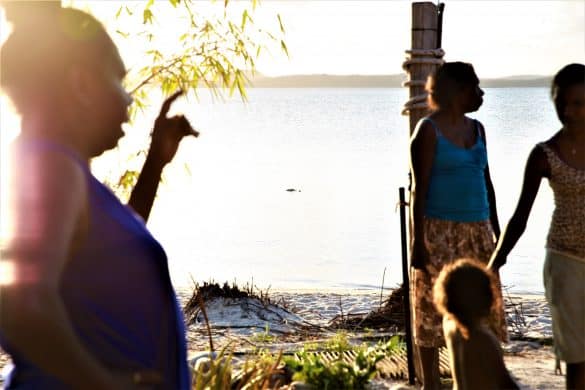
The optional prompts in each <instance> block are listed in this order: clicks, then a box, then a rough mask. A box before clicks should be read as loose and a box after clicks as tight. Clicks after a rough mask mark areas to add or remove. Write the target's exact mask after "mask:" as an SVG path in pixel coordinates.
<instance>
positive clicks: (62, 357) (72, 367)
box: [0, 2, 196, 389]
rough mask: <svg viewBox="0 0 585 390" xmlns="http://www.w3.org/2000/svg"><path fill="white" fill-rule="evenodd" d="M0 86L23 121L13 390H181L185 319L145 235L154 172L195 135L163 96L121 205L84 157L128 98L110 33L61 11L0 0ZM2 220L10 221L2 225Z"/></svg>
mask: <svg viewBox="0 0 585 390" xmlns="http://www.w3.org/2000/svg"><path fill="white" fill-rule="evenodd" d="M3 7H4V9H5V11H6V15H7V19H8V20H9V21H10V22H11V23H12V26H13V31H12V33H11V34H10V36H9V37H8V39H7V41H6V42H5V43H4V45H3V47H2V49H1V50H2V51H1V53H0V56H1V69H2V72H1V86H2V89H3V91H4V92H5V93H6V94H7V95H8V96H9V97H10V98H11V100H12V102H13V103H14V105H15V107H16V108H17V110H18V111H19V113H20V114H21V117H22V129H21V134H20V135H19V136H18V138H17V139H16V140H15V141H14V144H13V145H12V149H11V158H10V161H11V167H12V169H11V174H10V175H11V176H10V187H9V189H10V191H9V209H8V212H9V213H10V215H8V217H9V218H10V225H9V229H8V232H7V233H8V237H6V241H5V242H4V243H3V246H4V248H3V254H2V259H1V262H2V264H1V266H2V267H1V268H2V270H3V271H4V272H5V275H4V277H3V278H2V280H3V283H2V285H1V286H0V342H1V345H2V348H4V349H5V350H6V351H7V352H8V353H9V354H10V356H11V357H12V361H13V364H14V367H13V370H12V372H11V373H10V375H9V377H8V380H7V382H6V383H5V386H6V387H7V388H8V389H16V388H17V389H33V388H34V389H65V388H76V389H132V388H154V387H155V388H164V389H188V388H190V383H189V372H188V367H187V359H186V341H185V328H184V322H183V317H182V313H181V310H180V308H179V307H178V304H177V300H176V296H175V292H174V289H173V287H172V285H171V281H170V277H169V273H168V265H167V257H166V255H165V252H164V250H163V248H162V247H161V245H160V244H159V243H158V242H157V241H156V240H155V239H154V238H153V237H152V235H151V234H150V233H149V231H148V229H147V228H146V225H145V221H146V220H147V218H148V215H149V213H150V209H151V207H152V204H153V202H154V197H155V194H156V191H157V187H158V183H159V180H160V177H161V172H162V170H163V168H164V167H165V165H166V164H167V163H169V162H170V161H171V160H172V158H173V157H174V155H175V153H176V151H177V148H178V146H179V143H180V141H181V140H182V139H183V137H185V136H188V135H196V132H195V131H194V130H193V129H192V128H191V126H190V124H189V122H188V121H187V120H186V119H185V118H184V117H183V116H175V117H171V118H167V116H166V114H167V112H168V111H169V108H170V105H171V103H172V102H173V100H175V99H176V98H177V97H178V96H179V95H180V93H177V94H175V95H173V96H172V97H170V98H169V99H167V100H166V101H165V102H164V104H163V107H162V109H161V112H160V115H159V117H158V118H157V120H156V122H155V125H154V129H153V133H152V141H151V145H150V149H149V151H148V154H147V158H146V161H145V163H144V166H143V169H142V171H141V174H140V176H139V179H138V182H137V184H136V186H135V188H134V190H133V192H132V194H131V197H130V201H129V205H128V206H125V205H123V204H122V203H120V201H119V200H118V199H117V198H116V197H115V196H114V195H113V193H112V192H111V191H110V190H109V189H107V188H106V187H105V186H104V185H102V184H101V183H100V182H98V181H97V180H96V178H95V177H94V176H93V175H92V173H91V172H90V169H89V161H90V159H91V158H93V157H95V156H98V155H100V154H102V153H103V152H105V151H106V150H108V149H111V148H113V147H115V146H116V144H117V142H118V140H119V139H120V138H121V137H122V136H123V135H124V133H123V131H122V127H121V126H122V123H124V122H125V121H127V119H128V117H127V112H128V106H129V105H130V104H131V102H132V98H131V97H130V96H129V94H128V93H127V92H126V90H125V89H124V87H123V86H122V80H123V78H124V76H125V73H126V70H125V68H124V64H123V63H122V60H121V57H120V55H119V53H118V50H117V48H116V46H115V45H114V43H113V42H112V40H111V38H110V37H109V36H108V34H107V33H106V31H105V29H104V27H103V26H102V25H101V24H100V23H99V22H98V21H97V20H96V19H95V18H94V17H92V16H91V15H89V14H87V13H85V12H82V11H79V10H75V9H70V8H61V6H60V3H59V2H5V3H4V4H3ZM3 217H4V216H3Z"/></svg>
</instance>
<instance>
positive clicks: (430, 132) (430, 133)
mask: <svg viewBox="0 0 585 390" xmlns="http://www.w3.org/2000/svg"><path fill="white" fill-rule="evenodd" d="M436 140H437V135H436V131H435V128H434V126H433V124H432V123H431V122H430V121H428V120H425V119H424V118H423V119H421V120H420V121H419V122H418V123H417V125H416V127H415V129H414V131H413V132H412V137H411V139H410V142H411V144H423V145H429V144H432V145H434V143H435V142H436Z"/></svg>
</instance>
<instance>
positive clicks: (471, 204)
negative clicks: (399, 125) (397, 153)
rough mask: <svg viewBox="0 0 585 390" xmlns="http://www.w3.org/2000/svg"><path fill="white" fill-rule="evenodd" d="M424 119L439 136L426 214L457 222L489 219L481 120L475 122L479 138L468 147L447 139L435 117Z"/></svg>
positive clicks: (485, 152) (484, 148)
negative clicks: (434, 119)
mask: <svg viewBox="0 0 585 390" xmlns="http://www.w3.org/2000/svg"><path fill="white" fill-rule="evenodd" d="M423 120H426V121H428V122H430V123H431V124H432V125H433V127H434V129H435V133H436V136H437V144H436V147H435V157H434V160H433V168H432V171H431V178H430V183H429V190H428V193H427V199H426V208H425V215H426V216H427V217H430V218H437V219H442V220H448V221H456V222H479V221H485V220H487V219H489V215H490V210H489V204H488V197H487V187H486V184H485V174H484V172H485V168H486V166H487V150H486V147H485V143H484V141H483V138H482V137H481V132H480V131H479V125H478V123H477V121H475V128H476V130H477V141H476V142H475V145H473V146H472V147H471V148H468V149H466V148H462V147H460V146H457V145H455V144H453V143H452V142H451V141H449V140H448V139H447V138H445V137H444V136H443V134H442V133H441V130H440V129H439V127H438V126H437V124H436V123H435V122H434V121H433V120H432V119H430V118H424V119H423Z"/></svg>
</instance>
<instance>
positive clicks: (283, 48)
mask: <svg viewBox="0 0 585 390" xmlns="http://www.w3.org/2000/svg"><path fill="white" fill-rule="evenodd" d="M280 47H281V48H282V51H283V52H284V53H285V54H286V56H287V57H289V58H290V55H289V54H288V49H287V48H286V43H284V41H283V40H281V41H280Z"/></svg>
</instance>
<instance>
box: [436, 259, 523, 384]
mask: <svg viewBox="0 0 585 390" xmlns="http://www.w3.org/2000/svg"><path fill="white" fill-rule="evenodd" d="M484 267H485V266H484V265H483V264H481V263H479V262H477V261H474V260H469V259H461V260H458V261H456V262H454V263H452V264H450V265H447V266H445V267H444V268H443V270H442V271H441V273H440V274H439V277H438V278H437V281H436V283H435V286H434V301H435V305H436V306H437V309H438V310H439V312H440V313H441V314H442V315H443V331H444V335H445V340H446V344H447V348H448V349H449V354H450V357H451V359H450V360H451V371H452V376H453V382H454V383H453V389H454V390H466V389H474V390H481V389H518V385H517V384H516V382H515V381H514V380H513V379H512V377H511V376H510V373H509V372H508V370H507V369H506V366H505V364H504V358H503V355H502V350H501V347H500V344H499V341H498V339H497V337H496V336H495V335H494V333H493V331H492V330H491V329H490V327H489V325H488V318H489V315H490V313H491V312H492V310H493V309H494V308H493V306H494V305H495V304H496V302H498V301H497V300H495V299H494V297H495V296H496V294H498V291H497V287H496V286H497V284H496V281H495V279H494V276H493V275H492V274H491V273H489V272H488V271H486V270H485V268H484Z"/></svg>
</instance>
